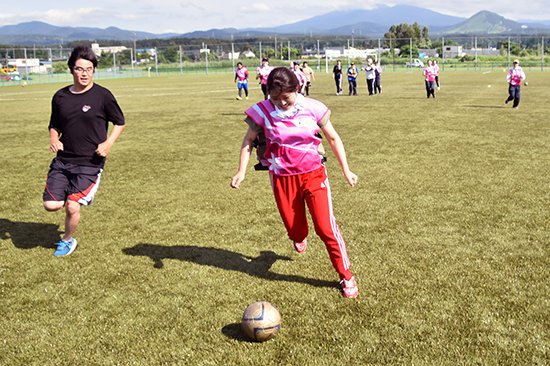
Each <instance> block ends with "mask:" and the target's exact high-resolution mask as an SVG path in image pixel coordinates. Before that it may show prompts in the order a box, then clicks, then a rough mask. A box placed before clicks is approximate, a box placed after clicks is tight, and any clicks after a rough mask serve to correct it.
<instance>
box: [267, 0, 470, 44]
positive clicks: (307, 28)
mask: <svg viewBox="0 0 550 366" xmlns="http://www.w3.org/2000/svg"><path fill="white" fill-rule="evenodd" d="M464 20H465V18H460V17H454V16H450V15H445V14H441V13H437V12H435V11H431V10H427V9H423V8H419V7H416V6H410V5H396V6H392V7H389V6H384V5H382V6H379V7H378V8H376V9H372V10H364V9H350V10H342V11H334V12H331V13H328V14H323V15H319V16H316V17H313V18H309V19H306V20H302V21H300V22H296V23H291V24H285V25H281V26H278V27H272V28H263V29H261V30H263V31H265V32H273V33H280V34H310V33H315V34H335V35H343V34H350V30H351V29H353V28H354V25H355V24H357V25H361V26H358V27H357V28H360V29H361V30H362V33H363V34H364V35H378V36H381V35H383V34H384V33H385V32H386V31H387V30H388V29H389V27H390V26H391V25H394V24H400V23H409V24H413V23H414V22H417V23H418V24H420V25H421V26H425V25H426V26H428V27H430V28H431V27H436V28H441V27H448V26H449V25H452V24H457V23H459V22H462V21H464ZM335 32H337V33H335Z"/></svg>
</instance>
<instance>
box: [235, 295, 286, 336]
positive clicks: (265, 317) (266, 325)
mask: <svg viewBox="0 0 550 366" xmlns="http://www.w3.org/2000/svg"><path fill="white" fill-rule="evenodd" d="M241 328H242V330H243V332H244V333H245V334H246V336H247V337H248V338H250V339H252V340H254V341H257V342H264V341H267V340H269V339H271V338H274V337H275V336H276V335H277V333H279V330H280V329H281V314H279V310H277V308H276V307H275V306H273V305H272V304H270V303H269V302H267V301H258V302H255V303H253V304H250V305H249V306H248V307H247V308H246V310H245V311H244V313H243V319H242V323H241Z"/></svg>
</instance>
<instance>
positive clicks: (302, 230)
mask: <svg viewBox="0 0 550 366" xmlns="http://www.w3.org/2000/svg"><path fill="white" fill-rule="evenodd" d="M270 177H271V185H272V187H273V193H274V195H275V201H276V202H277V207H278V208H279V213H280V214H281V218H282V219H283V223H284V224H285V228H286V231H287V232H288V237H289V238H290V240H292V241H295V242H301V241H303V240H304V239H305V238H307V235H308V230H309V229H308V222H307V217H306V204H307V207H308V209H309V212H310V214H311V218H312V221H313V225H314V227H315V232H316V233H317V235H319V237H320V238H321V240H322V241H323V242H324V243H325V246H326V248H327V251H328V255H329V257H330V261H331V262H332V265H333V267H334V269H335V270H336V272H338V274H339V275H340V279H344V278H345V279H346V280H349V279H350V278H351V276H352V274H351V272H350V269H349V268H350V262H349V258H348V254H347V250H346V243H345V242H344V238H343V237H342V234H341V233H340V229H339V227H338V225H337V224H336V218H335V217H334V214H333V211H332V196H331V192H330V186H329V182H328V178H327V173H326V170H325V167H324V166H323V167H321V168H319V169H317V170H314V171H312V172H309V173H305V174H298V175H290V176H278V175H275V174H270Z"/></svg>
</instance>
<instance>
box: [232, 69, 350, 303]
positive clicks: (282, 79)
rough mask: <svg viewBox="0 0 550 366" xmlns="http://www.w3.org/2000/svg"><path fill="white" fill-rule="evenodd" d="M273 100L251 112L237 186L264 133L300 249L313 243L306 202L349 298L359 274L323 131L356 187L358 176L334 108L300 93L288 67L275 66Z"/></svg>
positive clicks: (281, 205) (287, 221) (270, 84)
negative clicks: (343, 227)
mask: <svg viewBox="0 0 550 366" xmlns="http://www.w3.org/2000/svg"><path fill="white" fill-rule="evenodd" d="M267 88H268V91H269V99H268V100H264V101H262V102H259V103H257V104H255V105H253V106H252V107H250V108H249V109H247V110H246V111H245V114H246V116H247V117H246V119H245V121H246V122H247V123H248V125H249V127H248V131H247V132H246V135H245V136H244V139H243V143H242V146H241V152H240V162H239V169H238V170H237V173H236V174H235V176H234V177H233V178H232V180H231V187H233V188H239V187H240V185H241V183H242V181H243V180H244V178H245V173H246V168H247V165H248V161H249V158H250V152H251V151H252V143H253V141H254V139H255V138H256V136H257V135H258V133H260V132H262V131H263V132H264V133H265V136H266V140H267V149H266V153H265V158H266V160H267V161H268V167H269V173H270V179H271V185H272V188H273V193H274V195H275V201H276V202H277V207H278V209H279V213H280V215H281V218H282V219H283V223H284V225H285V228H286V230H287V233H288V236H289V238H290V239H291V240H292V241H293V242H294V248H295V249H296V251H297V252H298V253H303V252H304V251H305V250H306V247H307V236H308V223H307V217H306V205H307V208H308V209H309V212H310V214H311V217H312V220H313V224H314V226H315V232H316V233H317V235H319V237H320V238H321V240H322V241H323V242H324V243H325V246H326V248H327V250H328V254H329V257H330V260H331V262H332V265H333V267H334V269H335V270H336V272H338V275H339V276H340V286H341V289H342V293H343V296H344V297H348V298H353V297H356V296H357V295H358V294H359V290H358V289H357V284H356V282H355V277H354V276H353V274H352V273H351V271H350V261H349V258H348V255H347V249H346V244H345V241H344V239H343V237H342V234H341V232H340V229H339V228H338V225H337V224H336V219H335V217H334V213H333V210H332V197H331V190H330V185H329V182H328V179H327V173H326V168H325V166H324V165H323V163H322V156H321V155H319V153H318V146H319V144H320V143H321V139H320V138H319V137H318V136H316V135H317V133H318V132H319V131H322V132H323V134H324V135H325V137H326V139H327V141H328V142H329V144H330V147H331V148H332V151H333V152H334V155H335V156H336V158H337V160H338V162H339V163H340V166H341V168H342V171H343V173H344V177H345V178H346V180H347V181H348V183H349V184H350V186H352V187H354V186H355V185H356V184H357V175H355V174H354V173H353V172H352V171H351V170H350V169H349V166H348V162H347V158H346V152H345V149H344V145H343V143H342V140H341V139H340V136H339V135H338V133H337V132H336V130H335V129H334V127H333V126H332V123H331V122H330V110H329V109H328V108H327V107H326V106H325V105H324V104H323V103H321V102H319V101H317V100H314V99H310V98H306V97H304V96H303V95H301V94H299V93H298V90H299V82H298V79H297V78H296V76H295V75H294V73H293V72H292V71H291V70H289V69H288V68H285V67H279V68H275V69H274V70H273V71H272V72H271V73H270V75H269V78H268V81H267Z"/></svg>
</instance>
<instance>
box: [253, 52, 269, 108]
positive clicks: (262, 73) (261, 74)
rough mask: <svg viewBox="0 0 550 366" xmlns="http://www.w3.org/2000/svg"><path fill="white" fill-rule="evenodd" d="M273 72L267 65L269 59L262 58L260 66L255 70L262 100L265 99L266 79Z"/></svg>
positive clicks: (266, 95)
mask: <svg viewBox="0 0 550 366" xmlns="http://www.w3.org/2000/svg"><path fill="white" fill-rule="evenodd" d="M271 70H273V67H271V66H270V65H269V59H268V58H267V57H264V58H262V66H260V67H258V68H256V80H260V86H261V88H262V92H263V93H264V99H267V97H268V94H267V77H268V76H269V73H270V72H271Z"/></svg>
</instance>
